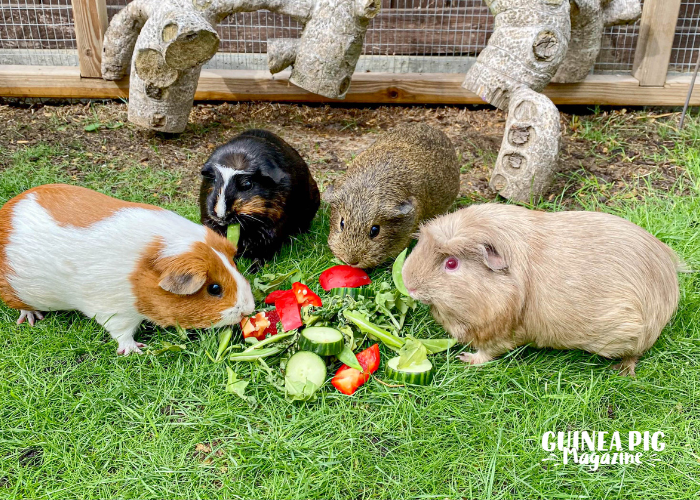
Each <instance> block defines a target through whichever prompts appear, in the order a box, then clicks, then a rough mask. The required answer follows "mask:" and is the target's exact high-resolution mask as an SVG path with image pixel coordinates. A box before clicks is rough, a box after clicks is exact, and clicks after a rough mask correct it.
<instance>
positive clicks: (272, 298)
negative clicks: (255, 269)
mask: <svg viewBox="0 0 700 500" xmlns="http://www.w3.org/2000/svg"><path fill="white" fill-rule="evenodd" d="M288 292H289V290H275V291H274V292H271V293H270V294H269V295H268V296H267V297H265V304H268V305H272V304H274V303H275V301H276V300H277V299H279V298H280V297H282V296H284V294H286V293H288Z"/></svg>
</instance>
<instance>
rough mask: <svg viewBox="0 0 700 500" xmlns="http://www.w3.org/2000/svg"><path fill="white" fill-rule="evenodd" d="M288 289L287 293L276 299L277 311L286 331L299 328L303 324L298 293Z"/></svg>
mask: <svg viewBox="0 0 700 500" xmlns="http://www.w3.org/2000/svg"><path fill="white" fill-rule="evenodd" d="M286 291H287V293H286V294H284V295H283V296H281V297H280V298H278V299H277V300H276V301H275V309H277V313H278V314H279V316H280V321H281V322H282V328H283V329H284V331H285V332H288V331H289V330H294V329H295V328H299V327H300V326H301V325H302V321H301V313H300V311H299V302H297V297H296V295H294V292H292V291H291V290H286Z"/></svg>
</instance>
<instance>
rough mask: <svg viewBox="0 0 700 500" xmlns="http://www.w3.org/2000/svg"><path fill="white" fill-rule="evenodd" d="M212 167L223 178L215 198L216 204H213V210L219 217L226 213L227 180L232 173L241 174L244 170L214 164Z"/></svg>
mask: <svg viewBox="0 0 700 500" xmlns="http://www.w3.org/2000/svg"><path fill="white" fill-rule="evenodd" d="M214 167H215V168H216V169H217V170H218V171H219V173H220V174H221V178H222V180H223V185H222V186H221V190H220V191H219V194H218V197H217V198H216V205H215V206H214V212H215V213H216V216H217V217H219V218H222V217H224V215H226V186H228V183H229V181H230V180H231V178H232V177H233V176H234V175H238V174H243V173H245V170H236V169H234V168H229V167H224V166H223V165H219V164H216V165H214Z"/></svg>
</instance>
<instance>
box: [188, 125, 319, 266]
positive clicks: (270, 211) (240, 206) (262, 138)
mask: <svg viewBox="0 0 700 500" xmlns="http://www.w3.org/2000/svg"><path fill="white" fill-rule="evenodd" d="M202 177H203V179H202V186H201V190H200V196H199V205H200V211H201V217H202V219H201V220H202V224H204V225H205V226H207V227H209V228H211V229H213V230H214V231H216V232H217V233H219V234H221V235H222V236H226V229H227V228H228V226H229V225H230V224H240V227H241V233H240V239H239V241H238V253H239V255H240V256H243V257H248V258H252V259H257V260H266V259H270V258H272V257H273V256H274V254H275V253H276V252H277V251H278V250H279V249H280V247H281V246H282V244H283V243H284V242H285V241H286V240H287V238H288V237H289V236H290V235H293V234H296V233H300V232H304V231H307V230H308V229H309V226H310V225H311V221H312V220H313V218H314V216H315V215H316V211H317V210H318V207H319V205H320V202H321V198H320V195H319V192H318V186H317V185H316V181H314V179H313V177H312V176H311V173H310V172H309V167H308V166H307V165H306V162H305V161H304V160H303V159H302V157H301V156H299V153H297V152H296V150H295V149H294V148H292V147H291V146H290V145H289V144H287V143H286V142H284V141H283V140H282V139H281V138H280V137H278V136H276V135H275V134H273V133H272V132H268V131H266V130H248V131H246V132H243V133H242V134H240V135H237V136H236V137H234V138H233V139H231V141H229V142H228V143H226V144H224V145H223V146H220V147H218V148H217V149H216V150H215V151H214V153H212V155H211V157H209V159H208V160H207V162H206V164H205V165H204V168H203V169H202Z"/></svg>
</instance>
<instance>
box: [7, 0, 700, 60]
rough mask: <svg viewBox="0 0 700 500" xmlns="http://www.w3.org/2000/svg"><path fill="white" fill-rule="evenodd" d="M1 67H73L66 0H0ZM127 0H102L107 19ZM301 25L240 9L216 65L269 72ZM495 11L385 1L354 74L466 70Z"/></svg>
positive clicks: (611, 35) (682, 55)
mask: <svg viewBox="0 0 700 500" xmlns="http://www.w3.org/2000/svg"><path fill="white" fill-rule="evenodd" d="M2 1H3V3H2V4H1V5H2V8H1V9H0V64H3V63H4V64H37V65H77V63H78V62H77V55H76V43H75V29H74V26H73V16H72V10H71V5H70V0H2ZM128 1H129V0H107V12H108V15H109V17H110V19H111V18H112V17H113V16H114V15H115V14H116V13H117V12H118V11H119V10H120V9H121V8H122V7H124V6H125V5H126V4H127V3H128ZM699 20H700V0H683V1H682V5H681V10H680V15H679V18H678V26H677V29H676V36H675V40H674V47H673V52H672V54H671V63H670V67H669V70H670V71H674V72H689V71H691V70H692V68H693V65H694V64H695V59H696V57H697V56H698V50H699V48H700V25H699ZM301 29H302V27H301V25H300V24H299V23H298V22H296V21H295V20H293V19H291V18H290V17H288V16H282V15H279V14H274V13H271V12H268V11H258V12H252V13H239V14H234V15H231V16H229V17H228V18H226V19H225V20H224V21H223V22H221V23H220V24H219V26H217V31H218V33H219V37H220V39H221V45H220V48H219V53H218V54H217V55H216V56H215V57H214V58H213V59H212V60H211V61H210V62H209V63H208V64H207V66H208V67H210V68H221V69H257V70H266V69H267V57H266V51H267V40H268V39H272V38H296V37H298V36H299V35H300V33H301ZM492 31H493V16H491V14H490V12H489V10H488V8H487V7H486V5H485V2H484V1H483V0H382V9H381V11H380V14H379V15H378V16H377V17H376V18H375V19H374V20H373V21H372V22H371V24H370V28H369V30H368V31H367V36H366V39H365V44H364V47H363V57H361V59H360V62H359V63H358V67H357V71H389V72H396V73H406V72H448V73H461V72H464V71H466V70H467V69H468V68H469V66H470V65H471V63H472V61H473V58H474V57H476V56H477V55H478V54H479V53H480V52H481V50H482V49H483V48H484V47H485V46H486V43H487V42H488V39H489V36H490V35H491V33H492ZM638 31H639V28H638V24H637V25H631V26H613V27H610V28H606V30H605V32H604V35H603V40H602V43H601V51H600V54H599V57H598V60H597V62H596V64H595V66H594V68H593V72H595V73H629V72H630V71H631V69H632V64H633V61H634V50H635V46H636V44H637V38H638Z"/></svg>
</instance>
